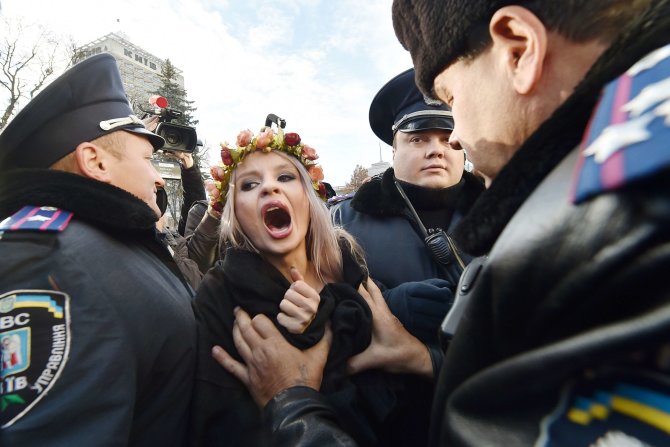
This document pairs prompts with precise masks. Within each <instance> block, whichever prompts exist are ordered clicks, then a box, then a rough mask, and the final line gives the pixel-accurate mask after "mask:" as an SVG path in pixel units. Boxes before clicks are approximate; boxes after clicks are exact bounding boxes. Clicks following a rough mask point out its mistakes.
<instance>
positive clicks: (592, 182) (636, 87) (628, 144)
mask: <svg viewBox="0 0 670 447" xmlns="http://www.w3.org/2000/svg"><path fill="white" fill-rule="evenodd" d="M587 129H588V130H587V132H586V134H585V136H584V140H583V143H582V147H583V150H582V153H581V159H580V161H579V165H578V169H577V173H576V177H575V185H574V187H573V190H574V202H575V203H580V202H583V201H584V200H587V199H589V198H590V197H593V196H596V195H598V194H601V193H603V192H607V191H613V190H615V189H618V188H621V187H623V186H625V185H627V184H630V183H633V182H635V181H637V180H641V179H643V178H646V177H649V176H652V175H654V174H655V173H657V172H660V171H661V170H663V169H665V168H667V167H668V166H670V151H668V150H667V141H668V138H670V45H666V46H665V47H662V48H659V49H657V50H655V51H653V52H651V53H649V54H648V55H647V56H645V57H644V58H643V59H641V60H640V61H639V62H637V63H636V64H635V65H633V66H632V67H631V68H630V69H629V70H628V71H627V72H626V73H625V74H624V75H622V76H621V77H619V78H618V79H616V80H615V81H613V82H612V83H610V84H608V85H607V86H606V87H605V89H604V91H603V95H602V98H601V100H600V102H599V104H598V107H596V109H595V111H594V114H593V116H592V118H591V122H590V123H589V126H588V127H587Z"/></svg>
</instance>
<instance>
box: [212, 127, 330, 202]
mask: <svg viewBox="0 0 670 447" xmlns="http://www.w3.org/2000/svg"><path fill="white" fill-rule="evenodd" d="M255 151H263V152H266V153H267V152H270V151H280V152H284V153H286V154H290V155H293V156H294V157H295V158H297V159H298V160H300V163H302V165H303V166H304V167H305V169H307V172H308V173H309V176H310V178H311V179H312V187H313V188H314V191H316V193H317V194H318V195H319V197H321V199H322V200H324V201H325V200H326V186H325V185H324V184H323V181H322V180H323V170H322V169H321V166H319V165H318V164H316V163H315V162H314V160H316V159H317V158H319V156H318V155H317V154H316V150H315V149H314V148H313V147H311V146H309V145H307V144H303V143H302V142H301V140H300V135H298V134H297V133H287V134H284V129H282V128H281V127H279V128H278V129H277V132H276V133H275V132H274V131H273V130H272V128H270V127H264V128H263V129H261V131H260V133H259V134H258V135H255V136H254V133H253V132H252V131H251V130H249V129H247V130H243V131H242V132H240V134H239V135H238V136H237V147H230V146H228V143H222V144H221V162H220V163H219V164H218V166H212V168H211V174H212V178H213V179H214V181H213V182H209V183H208V184H207V185H206V188H207V192H209V194H210V196H211V204H212V207H213V208H214V209H215V210H217V211H219V212H220V211H221V210H222V209H223V205H224V204H225V203H226V199H227V197H226V195H227V194H228V185H229V183H230V176H231V175H232V173H233V171H234V170H235V168H236V167H237V166H238V165H239V164H240V163H242V161H243V160H244V158H245V157H246V156H247V155H249V154H250V153H252V152H255Z"/></svg>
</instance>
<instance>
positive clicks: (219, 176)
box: [209, 166, 225, 181]
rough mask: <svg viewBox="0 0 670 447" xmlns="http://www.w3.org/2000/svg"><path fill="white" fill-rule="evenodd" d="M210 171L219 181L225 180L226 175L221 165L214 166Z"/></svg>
mask: <svg viewBox="0 0 670 447" xmlns="http://www.w3.org/2000/svg"><path fill="white" fill-rule="evenodd" d="M209 172H210V173H211V174H212V178H213V179H214V180H218V181H221V180H223V177H224V175H225V174H224V172H223V168H222V167H221V166H212V167H211V168H210V170H209Z"/></svg>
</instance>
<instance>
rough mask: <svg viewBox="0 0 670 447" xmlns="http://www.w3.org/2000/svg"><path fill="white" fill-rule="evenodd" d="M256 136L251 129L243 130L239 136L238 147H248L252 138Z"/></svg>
mask: <svg viewBox="0 0 670 447" xmlns="http://www.w3.org/2000/svg"><path fill="white" fill-rule="evenodd" d="M253 137H254V133H253V132H252V131H250V130H249V129H247V130H243V131H242V132H240V134H239V135H238V136H237V146H238V147H247V146H249V143H251V139H252V138H253Z"/></svg>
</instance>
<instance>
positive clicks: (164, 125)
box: [140, 95, 198, 153]
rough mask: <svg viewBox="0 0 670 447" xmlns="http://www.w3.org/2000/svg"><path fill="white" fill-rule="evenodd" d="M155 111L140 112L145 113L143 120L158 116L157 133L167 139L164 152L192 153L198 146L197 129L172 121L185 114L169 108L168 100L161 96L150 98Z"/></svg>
mask: <svg viewBox="0 0 670 447" xmlns="http://www.w3.org/2000/svg"><path fill="white" fill-rule="evenodd" d="M149 104H151V105H152V106H153V107H154V109H153V110H144V109H142V108H141V107H140V110H142V112H144V113H145V115H144V116H143V118H146V117H147V116H148V115H154V116H158V117H159V118H158V127H156V130H155V133H156V134H157V135H160V136H161V137H163V138H164V139H165V146H163V149H162V150H164V151H168V152H188V153H192V152H193V151H194V150H195V149H196V147H197V145H198V135H197V133H196V132H195V128H194V127H191V126H184V125H182V124H176V123H173V122H172V120H175V119H179V118H181V116H182V115H183V114H184V112H182V111H179V110H176V109H170V108H168V100H167V99H166V98H165V97H163V96H159V95H154V96H152V97H150V98H149Z"/></svg>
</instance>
